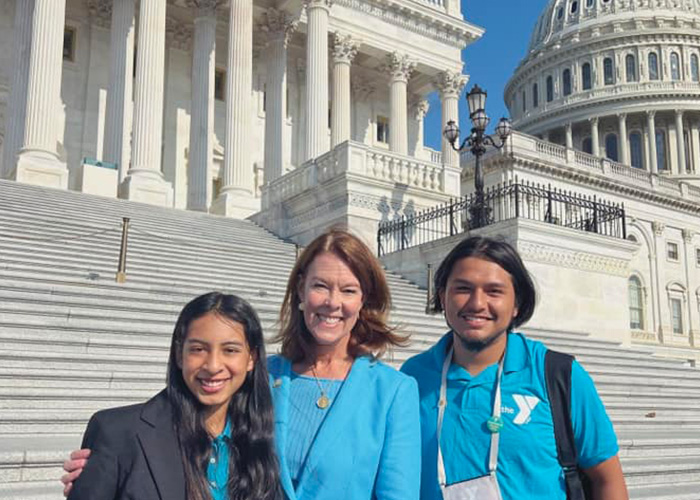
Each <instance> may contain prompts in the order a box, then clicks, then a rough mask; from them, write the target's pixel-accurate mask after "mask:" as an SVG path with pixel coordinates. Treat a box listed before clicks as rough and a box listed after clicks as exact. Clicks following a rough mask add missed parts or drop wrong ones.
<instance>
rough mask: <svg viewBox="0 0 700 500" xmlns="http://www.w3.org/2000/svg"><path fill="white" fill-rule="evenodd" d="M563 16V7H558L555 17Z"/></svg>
mask: <svg viewBox="0 0 700 500" xmlns="http://www.w3.org/2000/svg"><path fill="white" fill-rule="evenodd" d="M562 17H564V7H559V10H557V19H561V18H562Z"/></svg>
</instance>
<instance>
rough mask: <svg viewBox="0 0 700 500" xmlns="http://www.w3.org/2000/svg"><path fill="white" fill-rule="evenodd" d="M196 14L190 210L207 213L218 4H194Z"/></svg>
mask: <svg viewBox="0 0 700 500" xmlns="http://www.w3.org/2000/svg"><path fill="white" fill-rule="evenodd" d="M190 6H191V7H193V8H194V9H196V10H195V18H194V43H193V48H192V105H191V110H190V116H191V119H190V155H189V166H188V169H187V208H188V209H189V210H198V211H201V212H207V211H208V210H209V206H210V205H211V199H212V168H213V166H214V165H213V162H214V160H213V156H214V77H215V72H216V7H217V0H197V1H196V2H195V1H192V2H190Z"/></svg>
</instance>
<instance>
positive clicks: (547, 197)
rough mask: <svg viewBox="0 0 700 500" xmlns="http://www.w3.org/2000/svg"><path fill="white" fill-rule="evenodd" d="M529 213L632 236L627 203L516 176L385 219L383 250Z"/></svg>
mask: <svg viewBox="0 0 700 500" xmlns="http://www.w3.org/2000/svg"><path fill="white" fill-rule="evenodd" d="M516 218H524V219H531V220H537V221H541V222H547V223H549V224H556V225H559V226H563V227H568V228H572V229H577V230H579V231H587V232H592V233H597V234H603V235H606V236H612V237H616V238H626V237H627V234H626V228H625V207H624V205H623V204H622V203H619V204H618V203H612V202H608V201H604V200H601V199H599V198H597V197H596V196H595V195H594V196H584V195H578V194H574V193H572V192H570V191H566V190H563V189H559V188H553V187H551V186H549V185H548V186H543V185H540V184H535V183H529V182H527V181H517V180H516V181H510V182H507V183H504V184H499V185H496V186H493V187H490V188H487V189H486V190H485V191H484V194H483V199H481V200H479V199H478V197H477V196H476V195H475V194H469V195H466V196H464V197H462V198H459V199H457V200H455V201H453V202H451V203H449V204H444V205H438V206H436V207H432V208H428V209H426V210H422V211H420V212H416V213H414V214H411V215H404V216H401V217H400V218H398V219H396V220H393V221H385V222H380V223H379V230H378V231H377V248H378V252H379V255H380V256H381V255H384V254H388V253H391V252H396V251H399V250H405V249H406V248H410V247H414V246H417V245H420V244H423V243H427V242H429V241H434V240H438V239H440V238H444V237H447V236H454V235H455V234H459V233H465V232H468V231H470V230H471V229H476V228H478V227H481V226H484V225H489V224H493V223H495V222H501V221H505V220H509V219H516Z"/></svg>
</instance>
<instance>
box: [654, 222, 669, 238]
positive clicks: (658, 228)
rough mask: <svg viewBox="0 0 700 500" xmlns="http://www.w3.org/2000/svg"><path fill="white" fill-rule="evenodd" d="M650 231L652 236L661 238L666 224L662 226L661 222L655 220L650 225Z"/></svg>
mask: <svg viewBox="0 0 700 500" xmlns="http://www.w3.org/2000/svg"><path fill="white" fill-rule="evenodd" d="M651 229H652V231H654V234H655V235H656V236H662V235H663V234H664V230H665V229H666V224H664V223H663V222H661V221H658V220H655V221H653V222H652V223H651Z"/></svg>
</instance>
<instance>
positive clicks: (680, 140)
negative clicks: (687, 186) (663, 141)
mask: <svg viewBox="0 0 700 500" xmlns="http://www.w3.org/2000/svg"><path fill="white" fill-rule="evenodd" d="M676 143H677V146H678V168H677V170H676V172H674V173H676V174H684V173H685V140H684V137H683V111H681V110H680V109H677V110H676Z"/></svg>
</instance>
